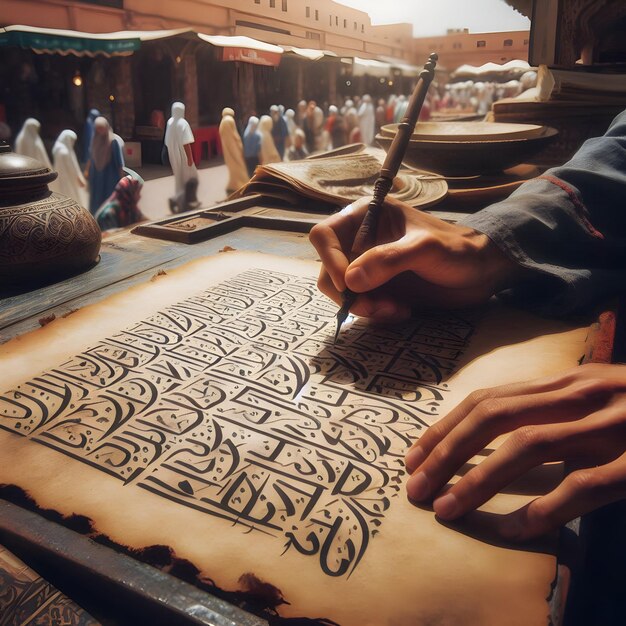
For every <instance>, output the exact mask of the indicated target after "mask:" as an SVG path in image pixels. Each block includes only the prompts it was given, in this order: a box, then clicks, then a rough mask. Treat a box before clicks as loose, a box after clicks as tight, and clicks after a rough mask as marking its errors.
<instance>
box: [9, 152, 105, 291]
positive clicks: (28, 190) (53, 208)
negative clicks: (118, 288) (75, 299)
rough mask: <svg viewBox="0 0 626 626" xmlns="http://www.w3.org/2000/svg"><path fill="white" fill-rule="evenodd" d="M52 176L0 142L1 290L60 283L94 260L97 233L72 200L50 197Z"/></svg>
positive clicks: (93, 223) (99, 236) (89, 217)
mask: <svg viewBox="0 0 626 626" xmlns="http://www.w3.org/2000/svg"><path fill="white" fill-rule="evenodd" d="M56 177H57V174H56V172H54V171H52V170H51V169H50V168H48V167H46V165H44V164H43V163H41V162H40V161H37V160H35V159H31V158H29V157H25V156H21V155H18V154H15V153H14V152H11V150H10V148H9V146H8V145H6V144H2V143H0V287H3V286H13V285H18V284H19V285H24V284H40V283H45V282H51V281H53V280H60V279H62V278H66V277H67V276H70V275H72V274H76V273H78V272H81V271H83V270H85V269H88V268H89V267H91V266H92V265H94V263H95V262H96V260H97V259H98V254H99V252H100V244H101V242H102V233H101V232H100V228H99V227H98V224H97V222H96V220H95V219H94V218H93V216H92V215H91V213H89V211H87V210H86V209H84V208H83V207H81V206H80V205H79V204H78V203H77V202H76V201H75V200H72V199H71V198H68V197H67V196H63V195H61V194H58V193H54V192H51V191H50V190H49V189H48V184H49V183H51V182H52V181H53V180H55V179H56Z"/></svg>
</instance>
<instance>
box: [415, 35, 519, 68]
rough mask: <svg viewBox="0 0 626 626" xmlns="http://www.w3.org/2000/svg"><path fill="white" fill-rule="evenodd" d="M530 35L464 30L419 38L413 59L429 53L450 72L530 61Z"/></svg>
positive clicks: (416, 41) (416, 40)
mask: <svg viewBox="0 0 626 626" xmlns="http://www.w3.org/2000/svg"><path fill="white" fill-rule="evenodd" d="M529 43H530V32H529V31H526V30H520V31H512V32H502V33H470V32H469V30H468V29H467V28H465V29H454V30H453V29H451V30H448V32H447V33H446V34H445V35H442V36H439V37H420V38H419V39H414V40H413V53H414V58H416V59H421V58H424V57H425V56H427V55H428V53H429V52H436V53H437V54H438V55H439V63H440V64H441V65H443V66H444V67H445V68H446V69H447V70H448V71H449V72H453V71H454V70H455V69H456V68H457V67H459V66H461V65H464V64H468V65H483V64H484V63H488V62H490V61H491V62H492V63H506V62H507V61H512V60H513V59H521V60H522V61H527V60H528V49H529Z"/></svg>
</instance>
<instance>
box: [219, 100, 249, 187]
mask: <svg viewBox="0 0 626 626" xmlns="http://www.w3.org/2000/svg"><path fill="white" fill-rule="evenodd" d="M219 132H220V141H221V142H222V152H223V153H224V161H225V163H226V167H228V174H229V179H228V185H227V186H226V192H227V193H229V194H230V193H232V192H233V191H236V190H237V189H239V188H240V187H243V186H244V185H245V184H246V183H247V182H248V169H247V167H246V162H245V160H244V158H243V143H242V141H241V136H240V135H239V132H238V131H237V124H236V123H235V112H234V111H233V110H232V109H230V108H225V109H224V110H223V111H222V121H221V122H220V128H219Z"/></svg>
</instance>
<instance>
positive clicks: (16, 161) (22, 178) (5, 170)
mask: <svg viewBox="0 0 626 626" xmlns="http://www.w3.org/2000/svg"><path fill="white" fill-rule="evenodd" d="M56 177H57V173H56V172H54V171H53V170H51V169H50V168H49V167H47V166H46V165H45V164H44V163H42V162H41V161H37V160H36V159H31V158H30V157H27V156H23V155H21V154H16V153H15V152H11V148H10V147H9V145H8V144H7V143H5V142H0V191H5V192H19V191H22V190H24V191H26V190H28V189H32V188H33V187H39V186H42V185H47V184H48V183H51V182H52V181H53V180H54V179H55V178H56Z"/></svg>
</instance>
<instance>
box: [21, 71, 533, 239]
mask: <svg viewBox="0 0 626 626" xmlns="http://www.w3.org/2000/svg"><path fill="white" fill-rule="evenodd" d="M536 78H537V76H536V74H535V73H534V72H527V73H526V74H524V75H523V76H522V77H521V79H520V80H519V81H518V80H512V81H509V82H507V83H495V82H488V81H483V82H476V81H471V80H470V81H466V82H456V83H451V84H447V85H445V86H437V85H433V86H431V89H430V91H429V92H428V94H427V97H426V100H425V102H424V106H423V107H422V112H421V115H420V120H422V121H423V120H428V119H430V118H431V116H432V115H439V116H445V115H454V114H455V113H456V114H476V115H485V114H487V113H488V112H489V110H490V109H491V105H492V104H493V102H495V101H496V100H498V99H501V98H515V97H517V98H528V97H533V96H534V91H535V90H536V88H535V84H536ZM408 103H409V97H408V96H406V95H390V96H389V97H388V98H386V99H384V98H380V99H378V100H377V101H374V100H373V99H372V97H371V96H369V95H367V94H365V95H363V96H355V97H346V98H344V99H342V100H341V101H340V103H338V104H327V103H323V104H318V103H317V102H315V101H314V100H310V101H308V102H307V101H305V100H302V101H300V102H299V103H298V105H297V106H296V108H295V109H285V107H284V106H283V105H281V104H275V105H272V106H271V107H270V108H269V110H268V111H267V112H266V113H265V114H262V115H260V116H257V115H251V116H249V117H248V118H247V119H245V120H243V119H238V118H237V116H236V113H235V110H234V109H232V108H230V107H227V108H225V109H223V111H222V119H221V122H220V125H219V135H220V141H221V146H222V152H223V155H224V161H225V163H226V165H227V167H228V172H229V181H228V184H227V190H226V191H227V192H228V193H232V192H234V191H236V190H237V189H239V188H241V187H242V186H244V185H245V184H246V183H247V182H248V181H249V179H250V178H251V177H252V176H253V175H254V171H255V169H256V168H257V167H258V166H259V165H268V164H271V163H278V162H281V161H297V160H300V159H304V158H306V157H307V156H309V155H312V154H315V153H323V152H327V151H330V150H335V149H338V148H341V147H342V146H345V145H348V144H354V143H363V144H365V145H367V146H370V145H374V144H375V137H376V134H377V133H378V132H379V130H380V128H381V127H382V126H384V125H385V124H392V123H398V122H400V121H401V120H402V118H403V117H404V114H405V113H406V110H407V107H408ZM164 131H165V132H164V140H163V151H162V160H163V162H164V163H167V164H169V166H170V167H171V169H172V173H173V174H174V181H175V184H174V194H173V195H172V197H171V198H170V199H169V208H170V210H171V211H172V212H173V213H177V212H181V211H186V210H189V209H192V208H195V207H197V206H199V202H198V200H197V189H198V173H197V170H196V166H195V164H194V161H193V155H192V149H191V146H192V144H193V143H194V135H193V131H192V129H191V126H190V125H189V122H188V121H187V120H186V119H185V105H184V104H183V103H182V102H175V103H174V104H173V105H172V110H171V117H170V119H169V120H168V121H167V123H166V124H165V129H164ZM77 142H78V136H77V134H76V132H74V131H73V130H69V129H67V130H64V131H62V132H61V133H60V135H59V136H58V138H57V140H56V142H55V143H54V146H53V148H52V159H50V157H49V156H48V153H47V152H46V149H45V146H44V144H43V141H42V139H41V137H40V123H39V122H38V121H37V120H36V119H34V118H28V119H27V120H26V121H25V122H24V125H23V127H22V129H21V131H20V132H19V134H18V136H17V138H16V141H15V150H16V152H18V153H20V154H23V155H25V156H30V157H33V158H35V159H37V160H39V161H41V162H43V163H45V164H46V165H47V166H49V167H51V168H53V169H54V170H56V172H57V173H58V178H57V180H56V181H54V183H53V184H52V185H51V187H52V189H53V191H57V192H59V193H62V194H64V195H66V196H69V197H70V198H73V199H74V200H76V201H77V202H78V203H79V204H80V205H82V206H85V207H88V208H89V210H90V212H91V213H92V214H93V215H94V217H95V218H96V220H97V222H98V224H99V225H100V227H101V228H102V230H110V229H114V228H122V227H125V226H129V225H130V224H133V223H136V222H138V221H141V220H143V219H145V218H144V216H143V215H142V214H141V211H140V210H139V208H138V202H139V198H140V194H141V187H142V185H143V180H142V179H141V177H140V176H139V175H138V174H137V173H135V172H133V171H132V170H129V169H128V168H126V167H125V164H124V141H123V139H122V138H121V137H120V136H119V135H117V134H116V133H115V132H114V130H113V128H112V127H111V124H110V123H109V121H108V120H107V119H106V118H105V117H103V116H102V115H100V112H99V111H98V110H97V109H91V110H90V111H89V114H88V116H87V119H86V120H85V125H84V128H83V132H82V137H81V142H80V145H77Z"/></svg>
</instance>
